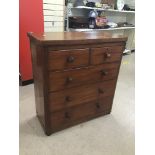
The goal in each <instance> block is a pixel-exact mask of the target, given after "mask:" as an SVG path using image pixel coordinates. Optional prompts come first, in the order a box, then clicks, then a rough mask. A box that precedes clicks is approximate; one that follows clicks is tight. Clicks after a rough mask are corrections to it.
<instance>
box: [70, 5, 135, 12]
mask: <svg viewBox="0 0 155 155" xmlns="http://www.w3.org/2000/svg"><path fill="white" fill-rule="evenodd" d="M71 9H89V10H98V11H107V12H120V13H135V11H126V10H114V9H103V8H96V7H87V6H78V7H71Z"/></svg>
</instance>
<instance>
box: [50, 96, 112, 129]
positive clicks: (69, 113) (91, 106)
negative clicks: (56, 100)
mask: <svg viewBox="0 0 155 155" xmlns="http://www.w3.org/2000/svg"><path fill="white" fill-rule="evenodd" d="M112 100H113V98H112V97H106V98H104V99H100V100H98V101H93V102H88V103H87V104H83V105H79V106H76V107H72V108H66V109H65V110H61V111H58V112H55V113H52V115H51V119H50V120H51V128H52V130H53V131H54V130H57V129H59V128H64V127H68V126H70V125H73V124H76V122H78V123H79V121H80V120H81V121H84V120H85V121H86V120H88V119H89V118H94V117H96V116H98V115H101V114H102V113H104V112H105V111H109V113H110V111H111V107H112Z"/></svg>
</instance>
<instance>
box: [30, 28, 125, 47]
mask: <svg viewBox="0 0 155 155" xmlns="http://www.w3.org/2000/svg"><path fill="white" fill-rule="evenodd" d="M28 36H29V37H30V39H31V40H33V41H35V42H36V43H40V44H45V45H46V44H47V45H48V44H50V45H65V44H89V43H106V42H122V41H123V42H125V41H126V40H127V37H126V36H124V35H117V34H112V33H107V32H99V31H93V32H45V33H33V32H29V33H28Z"/></svg>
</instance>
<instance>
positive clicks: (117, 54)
mask: <svg viewBox="0 0 155 155" xmlns="http://www.w3.org/2000/svg"><path fill="white" fill-rule="evenodd" d="M122 53H123V47H122V46H113V47H102V48H92V49H91V58H90V59H91V64H94V65H96V64H102V63H104V62H115V61H120V60H121V56H122Z"/></svg>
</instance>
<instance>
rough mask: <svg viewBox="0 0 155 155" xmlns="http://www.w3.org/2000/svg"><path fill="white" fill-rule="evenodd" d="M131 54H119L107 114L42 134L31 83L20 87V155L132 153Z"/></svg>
mask: <svg viewBox="0 0 155 155" xmlns="http://www.w3.org/2000/svg"><path fill="white" fill-rule="evenodd" d="M134 59H135V55H134V53H133V54H131V55H125V56H123V60H122V64H121V69H120V74H119V78H118V83H117V88H116V93H115V98H114V103H113V109H112V113H111V114H110V115H107V116H104V117H100V118H97V119H94V120H91V121H89V122H86V123H82V124H80V125H77V126H74V127H71V128H69V129H66V130H63V131H60V132H57V133H55V134H53V135H51V136H48V137H47V136H45V134H44V132H43V130H42V128H41V126H40V124H39V121H38V119H37V118H36V114H35V103H34V90H33V84H31V85H28V86H24V87H20V88H19V92H20V105H19V106H20V109H19V110H20V120H19V122H20V133H19V134H20V155H134V86H135V85H134V76H135V74H134V71H135V62H134Z"/></svg>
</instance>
